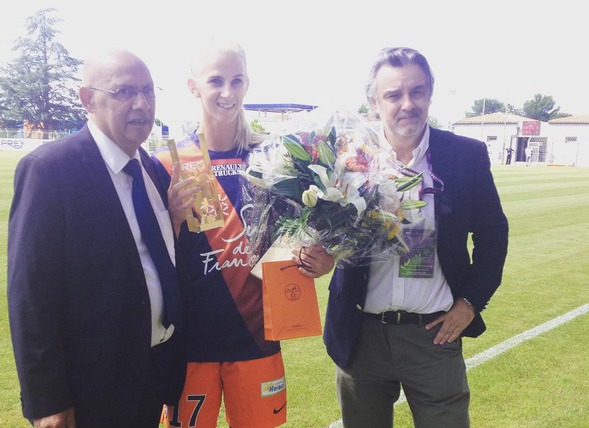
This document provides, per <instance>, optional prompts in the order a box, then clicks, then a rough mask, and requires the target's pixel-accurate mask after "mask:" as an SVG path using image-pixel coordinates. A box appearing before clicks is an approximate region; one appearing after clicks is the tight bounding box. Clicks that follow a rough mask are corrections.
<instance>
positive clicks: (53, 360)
mask: <svg viewBox="0 0 589 428" xmlns="http://www.w3.org/2000/svg"><path fill="white" fill-rule="evenodd" d="M79 95H80V100H81V102H82V105H83V106H84V108H85V109H86V111H87V114H88V122H87V124H86V125H85V126H84V127H83V128H82V129H81V130H80V131H78V132H77V133H75V134H73V135H71V136H69V137H66V138H64V139H61V140H57V141H55V142H51V143H48V144H45V145H43V146H41V147H39V148H38V149H36V150H34V151H33V152H31V153H30V154H28V155H27V156H25V157H24V158H23V159H22V160H21V161H20V162H19V164H18V166H17V168H16V173H15V180H14V199H13V201H12V207H11V211H10V218H9V231H8V232H9V234H8V309H9V316H10V328H11V333H12V341H13V345H14V356H15V360H16V368H17V371H18V377H19V380H20V385H21V401H22V406H23V414H24V416H25V417H26V418H28V419H29V420H30V421H31V422H32V423H33V424H34V426H35V427H38V428H54V427H55V428H57V427H59V428H63V427H68V428H73V427H75V428H106V427H108V428H123V427H141V428H157V427H158V426H159V421H160V416H161V412H162V407H163V404H164V403H166V402H174V401H175V400H176V399H177V397H178V396H179V393H180V391H181V387H182V381H183V377H184V372H183V370H184V367H185V365H184V364H182V363H183V360H181V359H172V357H173V356H176V355H178V356H179V355H181V354H180V352H179V351H177V350H176V349H177V346H178V345H179V344H180V343H181V342H180V341H179V333H180V329H179V328H180V318H178V317H179V316H180V315H181V312H180V308H179V305H178V303H179V302H180V300H179V298H180V295H179V294H178V293H179V292H180V288H179V284H178V277H177V275H176V271H175V269H174V260H175V250H174V234H173V229H172V224H171V221H170V217H169V215H168V212H167V210H166V203H167V199H166V197H165V196H166V190H167V189H166V188H165V187H163V186H162V183H160V182H159V181H158V179H157V175H156V173H155V170H154V165H153V163H152V161H151V159H150V157H149V155H148V154H147V153H146V152H145V151H144V150H143V149H142V148H140V145H141V143H143V142H144V141H145V140H146V138H147V137H148V136H149V134H150V132H151V129H152V126H153V123H154V113H155V92H154V82H153V80H152V77H151V74H150V71H149V70H148V68H147V66H146V65H145V63H144V62H143V61H142V60H141V59H140V58H138V57H137V56H136V55H134V54H132V53H130V52H127V51H112V52H109V53H106V54H103V55H100V56H98V57H96V58H92V59H89V60H87V61H86V62H85V64H84V66H83V70H82V87H81V88H80V90H79ZM128 164H129V165H131V164H134V165H135V171H136V173H137V174H138V175H136V176H135V177H139V174H140V175H141V176H142V177H143V181H144V182H145V185H146V186H145V187H146V189H147V193H148V195H149V196H148V198H144V199H143V202H145V204H144V205H143V206H142V208H141V209H140V208H137V209H136V208H134V202H133V198H134V196H133V194H134V192H132V188H135V186H134V184H140V183H141V179H140V178H132V176H131V175H129V173H127V172H126V171H127V166H126V165H128ZM141 165H142V166H141ZM137 189H139V190H141V187H137ZM143 195H145V194H143ZM137 200H138V201H139V199H137ZM138 207H139V205H138ZM147 207H150V208H147ZM149 209H153V210H154V211H155V213H156V214H155V216H156V217H153V219H154V221H155V223H154V226H155V228H154V229H153V233H149V234H147V233H144V232H142V231H140V225H139V220H138V218H139V217H136V212H137V214H138V215H140V214H139V213H140V212H144V213H149ZM157 237H159V238H157ZM151 238H157V239H159V240H160V241H159V242H160V244H161V246H160V249H162V250H163V251H162V252H161V253H160V254H161V257H160V258H158V257H154V258H152V256H151V255H150V252H149V250H148V241H149V242H151ZM166 258H167V259H166ZM156 260H157V262H156ZM159 260H162V263H165V264H166V266H167V268H168V269H167V273H166V275H167V276H163V274H162V273H161V272H163V270H157V269H156V265H155V264H156V263H159ZM160 275H161V276H160ZM162 287H166V289H169V290H170V293H169V294H168V293H166V297H165V298H164V292H163V288H162ZM172 351H174V352H172Z"/></svg>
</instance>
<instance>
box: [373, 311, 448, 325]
mask: <svg viewBox="0 0 589 428" xmlns="http://www.w3.org/2000/svg"><path fill="white" fill-rule="evenodd" d="M443 313H444V311H439V312H434V313H433V314H416V313H415V312H406V311H387V312H383V313H380V314H371V313H368V312H365V313H364V315H366V316H367V317H368V318H377V319H378V320H380V322H382V323H383V324H395V325H401V324H428V323H430V322H432V321H434V320H435V319H436V318H438V317H439V316H440V315H442V314H443Z"/></svg>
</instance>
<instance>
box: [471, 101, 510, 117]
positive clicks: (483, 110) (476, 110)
mask: <svg viewBox="0 0 589 428" xmlns="http://www.w3.org/2000/svg"><path fill="white" fill-rule="evenodd" d="M471 109H472V112H466V117H473V116H481V115H483V114H490V113H496V112H498V111H505V104H503V103H502V102H501V101H499V100H496V99H494V98H480V99H478V100H475V101H474V104H473V106H472V107H471Z"/></svg>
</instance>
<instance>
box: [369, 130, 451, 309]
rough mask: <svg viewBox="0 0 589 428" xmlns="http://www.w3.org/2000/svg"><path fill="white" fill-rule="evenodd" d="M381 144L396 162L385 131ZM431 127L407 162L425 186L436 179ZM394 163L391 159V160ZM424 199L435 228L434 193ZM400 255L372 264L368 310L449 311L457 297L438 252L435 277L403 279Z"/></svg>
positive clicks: (427, 217)
mask: <svg viewBox="0 0 589 428" xmlns="http://www.w3.org/2000/svg"><path fill="white" fill-rule="evenodd" d="M379 144H380V146H381V149H382V155H385V156H386V155H388V156H390V157H392V159H393V160H394V162H395V163H398V164H399V165H401V167H402V164H401V163H400V162H398V161H397V156H396V154H395V152H394V151H393V149H392V147H391V145H390V144H389V142H388V141H387V140H386V138H385V136H384V131H382V130H381V132H380V137H379ZM428 148H429V126H426V131H425V133H424V135H423V138H422V140H421V141H420V143H419V146H417V148H415V150H413V159H412V160H411V161H410V162H409V163H408V164H407V165H405V166H406V167H407V168H411V169H412V170H413V171H415V172H418V173H419V172H423V184H422V187H424V188H427V187H433V178H432V174H431V168H430V166H429V162H428V158H427V156H426V153H427V150H428ZM388 163H389V164H390V162H388ZM418 192H419V186H418V187H415V188H414V189H412V193H413V194H411V199H417V198H418ZM422 200H423V201H425V202H427V205H426V206H425V207H423V208H422V209H421V211H422V213H423V217H424V218H425V224H426V225H427V228H432V229H434V228H435V227H436V225H435V209H434V196H433V195H432V194H425V195H424V196H423V197H422ZM399 261H400V256H390V258H389V259H388V260H386V261H384V262H374V263H372V264H371V265H370V277H369V281H368V292H367V295H366V303H365V306H364V311H365V312H370V313H375V314H378V313H381V312H385V311H391V310H404V311H407V312H416V313H421V314H429V313H433V312H438V311H447V310H449V309H450V308H451V307H452V304H453V302H454V299H453V297H452V292H451V290H450V286H449V285H448V282H447V281H446V278H445V277H444V274H443V273H442V269H441V267H440V262H439V260H438V255H437V252H436V254H435V259H434V268H433V275H432V277H431V278H402V277H400V276H399Z"/></svg>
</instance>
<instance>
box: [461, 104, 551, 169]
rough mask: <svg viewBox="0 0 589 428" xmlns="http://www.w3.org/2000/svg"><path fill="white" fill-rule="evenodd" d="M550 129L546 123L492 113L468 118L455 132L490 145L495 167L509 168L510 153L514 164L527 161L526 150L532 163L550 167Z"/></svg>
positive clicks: (490, 153) (491, 157)
mask: <svg viewBox="0 0 589 428" xmlns="http://www.w3.org/2000/svg"><path fill="white" fill-rule="evenodd" d="M548 131H549V125H548V123H547V122H541V121H539V120H532V119H528V118H527V117H523V116H518V115H515V114H509V113H501V112H497V113H490V114H485V115H482V116H475V117H469V118H466V119H462V120H459V121H457V122H454V123H453V124H452V132H454V133H455V134H457V135H464V136H465V137H471V138H475V139H477V140H480V141H482V142H484V143H485V144H487V148H488V150H489V158H490V159H491V162H492V163H500V164H506V163H507V159H508V153H509V150H513V151H512V155H511V162H510V163H511V164H515V163H516V162H517V163H524V162H525V161H526V154H525V149H526V147H528V146H530V147H531V148H532V149H533V151H532V162H534V163H548V162H549V159H550V158H551V153H548V147H549V144H548V138H549V137H548V135H549V132H548Z"/></svg>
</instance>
